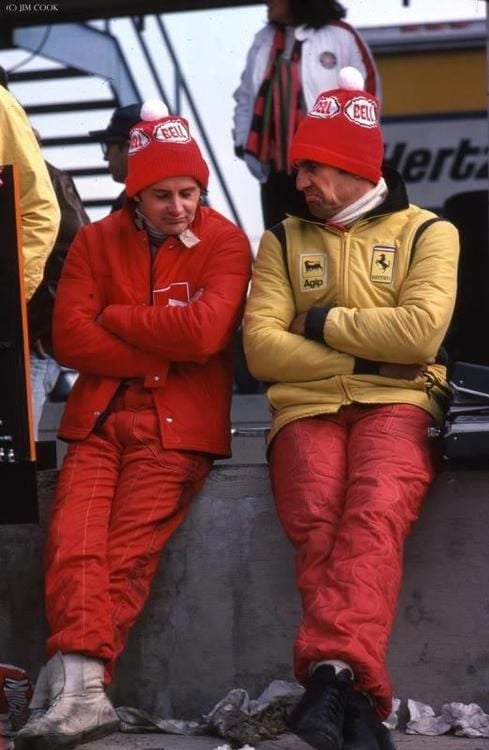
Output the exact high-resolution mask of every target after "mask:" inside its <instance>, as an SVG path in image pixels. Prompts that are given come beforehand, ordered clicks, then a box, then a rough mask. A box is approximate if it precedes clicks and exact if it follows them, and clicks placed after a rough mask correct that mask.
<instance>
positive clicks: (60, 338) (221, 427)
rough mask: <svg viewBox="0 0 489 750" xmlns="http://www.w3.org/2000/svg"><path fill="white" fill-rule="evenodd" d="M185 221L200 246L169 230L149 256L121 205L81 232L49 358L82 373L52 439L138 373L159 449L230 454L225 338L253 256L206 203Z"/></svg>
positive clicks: (75, 436) (89, 418)
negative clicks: (147, 392)
mask: <svg viewBox="0 0 489 750" xmlns="http://www.w3.org/2000/svg"><path fill="white" fill-rule="evenodd" d="M190 228H191V230H192V232H193V233H194V234H195V235H196V236H197V237H198V238H199V242H197V243H196V244H195V245H193V246H192V247H187V246H186V245H184V244H183V243H182V242H181V241H180V239H179V238H178V237H168V238H167V239H166V240H165V241H164V243H163V244H162V245H161V247H160V248H159V249H158V252H157V253H156V255H155V257H154V259H153V260H152V256H151V251H150V247H149V243H148V237H147V233H146V232H145V231H144V230H139V229H137V227H136V226H135V224H134V221H133V218H132V215H131V211H130V209H129V208H125V209H123V210H122V211H117V212H116V213H113V214H111V215H110V216H108V217H107V218H105V219H102V220H101V221H98V222H95V223H93V224H89V225H87V226H86V227H84V228H83V229H82V230H81V231H80V232H79V233H78V235H77V237H76V239H75V241H74V242H73V244H72V246H71V248H70V250H69V253H68V257H67V259H66V262H65V265H64V268H63V273H62V276H61V280H60V282H59V285H58V292H57V297H56V305H55V312H54V328H53V341H54V350H55V355H56V359H57V360H58V361H59V362H60V363H61V364H64V365H66V366H68V367H72V368H73V369H76V370H78V371H79V372H80V376H79V377H78V379H77V381H76V383H75V386H74V388H73V391H72V392H71V394H70V397H69V399H68V402H67V404H66V408H65V411H64V415H63V419H62V422H61V426H60V430H59V435H60V437H61V438H64V439H66V440H80V439H83V438H84V437H86V436H87V435H88V434H89V433H90V431H91V430H92V429H93V427H94V425H95V423H96V422H97V420H98V419H100V418H101V415H103V413H104V412H105V411H106V410H107V409H108V408H109V405H110V401H111V399H112V397H113V396H114V394H115V392H116V390H117V388H118V387H119V384H120V382H121V380H122V379H125V378H142V379H144V384H145V386H146V387H148V388H151V389H153V395H154V401H155V406H156V409H157V412H158V415H159V419H160V426H161V435H162V442H163V445H164V446H165V447H167V448H172V449H182V450H197V451H204V452H207V453H211V454H214V455H219V456H227V455H229V453H230V424H229V410H230V400H231V392H232V377H233V374H232V362H231V352H230V344H231V341H232V337H233V332H234V330H235V328H236V326H237V325H238V323H239V322H240V319H241V314H242V309H243V305H244V300H245V297H246V290H247V286H248V283H249V278H250V273H251V251H250V246H249V243H248V240H247V238H246V236H245V235H244V233H243V232H242V231H241V230H240V229H238V228H237V227H236V226H235V225H234V224H232V223H231V222H230V221H228V220H227V219H226V218H224V217H223V216H221V215H220V214H218V213H217V212H216V211H214V210H212V209H210V208H207V207H201V208H199V210H198V212H197V215H196V217H195V219H194V222H193V223H192V225H191V227H190ZM192 298H193V299H192ZM185 303H189V304H185Z"/></svg>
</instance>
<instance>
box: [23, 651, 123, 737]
mask: <svg viewBox="0 0 489 750" xmlns="http://www.w3.org/2000/svg"><path fill="white" fill-rule="evenodd" d="M45 669H46V675H47V686H48V691H47V692H48V699H49V708H48V709H47V710H45V708H44V707H43V706H42V690H41V688H42V683H41V684H40V687H39V694H38V698H39V706H38V707H37V708H36V705H35V706H34V708H35V709H36V711H37V712H36V714H35V715H31V717H30V718H29V720H28V722H27V723H26V724H25V726H24V727H23V728H22V729H21V730H20V732H18V733H17V735H16V737H15V744H14V747H15V750H58V749H59V750H68V749H69V748H73V747H76V746H77V745H80V744H82V743H83V742H89V741H90V740H95V739H98V738H100V737H104V736H105V735H107V734H111V732H115V731H117V729H118V728H119V719H118V717H117V714H116V712H115V709H114V707H113V706H112V704H111V702H110V701H109V699H108V698H107V696H106V694H105V691H104V687H103V676H104V665H103V663H102V662H101V661H99V660H98V659H92V658H90V657H88V656H82V655H81V654H61V653H57V654H55V655H54V656H53V657H52V658H51V659H50V660H49V661H48V663H47V665H46V668H45ZM41 676H42V675H41V674H40V678H41ZM43 679H44V678H43ZM38 682H39V680H38ZM36 690H37V683H36ZM33 698H34V696H33ZM36 703H37V701H36ZM31 705H32V704H31Z"/></svg>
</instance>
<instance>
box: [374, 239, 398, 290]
mask: <svg viewBox="0 0 489 750" xmlns="http://www.w3.org/2000/svg"><path fill="white" fill-rule="evenodd" d="M395 259H396V248H395V247H391V246H390V245H374V247H373V248H372V259H371V261H370V281H375V282H376V283H378V284H392V280H393V278H394V262H395Z"/></svg>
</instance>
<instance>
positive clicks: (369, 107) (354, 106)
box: [345, 96, 378, 128]
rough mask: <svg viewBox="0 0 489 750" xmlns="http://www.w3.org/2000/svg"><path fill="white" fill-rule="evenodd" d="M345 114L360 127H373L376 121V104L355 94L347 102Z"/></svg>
mask: <svg viewBox="0 0 489 750" xmlns="http://www.w3.org/2000/svg"><path fill="white" fill-rule="evenodd" d="M345 115H346V116H347V117H348V118H349V119H350V120H351V121H352V122H354V123H356V124H357V125H361V126H362V128H375V126H376V125H377V124H378V122H377V105H376V104H375V102H373V101H372V100H371V99H367V98H366V97H365V96H357V97H355V99H352V100H351V101H349V102H348V104H347V105H346V107H345Z"/></svg>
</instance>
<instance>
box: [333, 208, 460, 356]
mask: <svg viewBox="0 0 489 750" xmlns="http://www.w3.org/2000/svg"><path fill="white" fill-rule="evenodd" d="M458 255H459V240H458V232H457V229H456V228H455V227H454V226H453V224H450V223H449V222H448V221H440V222H437V223H435V224H433V225H432V226H431V227H429V228H428V229H427V230H426V231H425V232H424V233H423V234H422V235H421V237H420V239H419V242H418V244H417V246H416V249H415V254H414V259H413V262H412V265H411V268H410V269H409V271H408V273H407V275H406V277H405V280H404V282H403V284H402V287H401V290H400V295H399V300H398V304H397V306H396V307H371V308H368V307H365V308H347V307H334V308H332V309H331V310H330V311H329V313H328V316H327V318H326V322H325V325H324V340H325V341H326V343H327V344H328V345H329V346H332V347H334V348H335V349H338V350H339V351H342V352H347V353H348V354H351V355H353V356H355V357H362V358H364V359H369V360H376V361H379V362H395V363H399V364H422V363H424V362H427V361H429V360H430V359H431V358H432V357H434V356H435V355H436V354H437V352H438V350H439V348H440V346H441V344H442V341H443V339H444V337H445V334H446V332H447V329H448V325H449V323H450V319H451V317H452V313H453V309H454V306H455V297H456V292H457V265H458Z"/></svg>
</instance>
